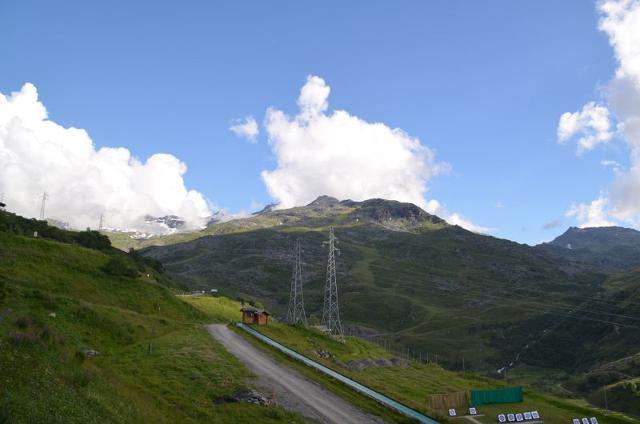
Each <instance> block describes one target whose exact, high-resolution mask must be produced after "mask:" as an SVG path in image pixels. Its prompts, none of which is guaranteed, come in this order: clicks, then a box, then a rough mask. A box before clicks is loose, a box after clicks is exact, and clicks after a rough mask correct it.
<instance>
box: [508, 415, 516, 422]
mask: <svg viewBox="0 0 640 424" xmlns="http://www.w3.org/2000/svg"><path fill="white" fill-rule="evenodd" d="M507 420H509V422H510V423H512V422H514V421H515V420H516V416H515V415H513V414H507Z"/></svg>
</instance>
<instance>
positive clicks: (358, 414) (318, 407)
mask: <svg viewBox="0 0 640 424" xmlns="http://www.w3.org/2000/svg"><path fill="white" fill-rule="evenodd" d="M207 330H208V331H209V333H210V334H211V335H212V336H213V337H215V338H216V340H218V341H219V342H220V343H222V345H223V346H224V347H225V348H226V349H227V350H228V351H229V352H231V353H232V354H233V355H235V356H236V357H237V358H238V359H239V360H240V361H241V362H242V363H243V364H244V365H245V366H246V367H247V368H249V369H250V370H251V372H253V374H255V375H256V376H257V377H258V380H257V382H256V383H257V384H256V385H257V386H258V388H260V389H261V390H263V391H265V392H266V393H268V394H274V395H275V397H276V399H277V402H278V404H280V405H282V406H283V407H285V408H287V409H290V410H293V411H296V412H298V413H300V414H302V415H303V416H304V417H305V418H307V419H310V420H313V421H315V422H320V423H323V424H368V423H372V424H381V423H383V422H384V421H382V420H381V419H380V418H378V417H374V416H372V415H369V414H366V413H365V412H363V411H361V410H359V409H358V408H356V407H354V406H353V405H351V404H350V403H349V402H347V401H346V400H344V399H342V398H340V397H338V396H337V395H334V394H333V393H331V392H329V391H327V390H326V389H325V388H323V387H322V386H320V385H319V384H317V383H314V382H312V381H310V380H309V379H307V378H305V377H303V376H302V375H301V374H300V373H298V372H297V371H295V370H294V369H292V368H291V367H289V366H286V365H283V364H281V363H278V362H276V361H275V360H274V359H272V358H271V357H269V356H268V355H266V354H265V353H264V352H262V351H260V350H258V349H257V348H256V347H255V346H253V345H252V344H251V343H249V342H248V341H246V340H245V339H243V338H242V337H241V336H239V335H238V334H236V333H234V332H233V331H231V330H230V329H229V328H228V327H227V326H226V325H222V324H212V325H208V326H207Z"/></svg>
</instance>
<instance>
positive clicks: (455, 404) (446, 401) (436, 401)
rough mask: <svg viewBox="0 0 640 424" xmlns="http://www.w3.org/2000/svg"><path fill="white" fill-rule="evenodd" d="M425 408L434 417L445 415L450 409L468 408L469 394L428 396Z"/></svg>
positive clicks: (456, 393)
mask: <svg viewBox="0 0 640 424" xmlns="http://www.w3.org/2000/svg"><path fill="white" fill-rule="evenodd" d="M425 407H426V408H427V410H428V411H429V412H431V413H432V414H436V415H447V411H448V410H449V409H450V408H455V409H458V408H468V407H469V392H455V393H446V394H437V395H430V396H428V397H427V399H426V401H425Z"/></svg>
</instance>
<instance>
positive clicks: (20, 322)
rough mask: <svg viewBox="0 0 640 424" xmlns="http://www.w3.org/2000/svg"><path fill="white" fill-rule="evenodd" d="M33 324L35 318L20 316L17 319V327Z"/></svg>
mask: <svg viewBox="0 0 640 424" xmlns="http://www.w3.org/2000/svg"><path fill="white" fill-rule="evenodd" d="M32 325H33V319H31V317H27V316H24V317H20V318H18V319H16V327H18V328H23V329H24V328H27V327H31V326H32Z"/></svg>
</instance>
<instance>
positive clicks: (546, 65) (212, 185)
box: [0, 0, 628, 243]
mask: <svg viewBox="0 0 640 424" xmlns="http://www.w3.org/2000/svg"><path fill="white" fill-rule="evenodd" d="M0 16H1V17H2V21H3V25H2V26H0V58H1V59H0V92H2V93H5V94H8V93H10V92H12V91H17V90H19V89H20V87H22V85H23V84H24V83H25V82H31V83H33V84H34V85H35V86H36V87H37V88H38V92H39V98H40V100H41V101H42V102H43V103H44V104H45V105H46V107H47V110H48V111H49V118H50V119H51V120H53V121H55V122H57V123H58V124H60V125H63V126H65V127H69V126H74V127H78V128H84V129H86V130H87V131H88V133H89V135H90V136H91V139H92V140H93V142H94V143H95V144H96V146H97V147H102V146H114V147H117V146H123V147H126V148H128V149H129V150H130V151H131V152H132V154H133V155H135V156H136V157H138V158H140V159H142V160H144V159H145V158H147V157H148V156H150V155H152V154H154V153H158V152H164V153H170V154H172V155H175V156H176V157H178V158H179V159H180V160H181V161H183V162H184V163H186V164H187V166H188V172H187V173H186V174H185V176H184V179H185V183H186V186H187V187H188V188H190V189H195V190H198V191H199V192H201V193H202V194H203V195H204V196H206V198H207V199H209V200H210V201H212V202H213V203H214V204H215V205H217V206H220V207H224V208H227V209H229V210H231V211H240V210H248V209H250V208H251V207H252V205H253V207H255V206H256V203H259V204H263V205H264V204H267V203H269V202H271V201H272V200H271V198H270V196H269V194H268V192H267V190H266V189H265V184H264V182H263V181H262V179H261V176H260V173H261V171H263V170H273V169H274V168H276V165H277V164H276V159H275V156H274V152H273V151H272V149H271V147H270V145H269V143H268V142H267V135H266V134H265V131H264V128H263V127H262V121H263V119H264V117H265V111H266V109H267V108H268V107H274V108H277V109H279V110H283V111H284V112H286V113H289V114H292V115H294V114H296V113H297V106H296V99H297V97H298V94H299V91H300V88H301V87H302V86H303V85H304V84H305V81H306V78H307V76H308V75H317V76H319V77H322V78H323V79H324V80H325V81H326V84H327V85H328V86H330V87H331V95H330V97H329V109H330V110H333V109H343V110H346V111H348V112H349V113H350V114H351V115H355V116H358V117H359V118H361V119H363V120H366V121H368V122H382V123H384V124H386V125H387V126H389V127H391V128H401V129H403V130H404V131H406V132H407V133H408V134H409V135H411V136H412V137H417V138H418V139H419V140H420V141H421V143H422V144H424V145H425V146H428V147H429V148H430V149H432V150H433V151H435V153H436V159H437V160H438V161H443V162H447V163H448V164H450V166H451V171H450V172H449V173H448V174H442V175H438V176H435V177H433V178H431V179H429V181H428V184H427V185H428V187H429V191H428V193H427V197H428V198H435V199H437V200H438V201H439V202H440V203H441V204H443V205H445V206H446V208H447V209H448V210H449V211H452V212H456V213H460V214H462V215H464V217H465V218H466V219H468V220H470V221H472V222H473V223H475V224H478V225H481V226H484V227H491V228H494V229H495V230H494V231H493V233H492V234H493V235H495V236H498V237H504V238H509V239H512V240H516V241H519V242H526V243H538V242H540V241H543V240H549V239H551V238H553V237H555V236H556V235H558V234H559V233H561V232H562V231H564V230H565V229H566V227H568V226H569V225H575V221H574V220H573V218H567V217H565V212H566V211H567V210H568V209H569V208H570V207H571V205H572V204H573V203H576V202H588V201H591V200H592V199H594V198H596V197H597V196H598V194H599V193H600V191H602V190H606V188H607V187H608V186H609V185H610V184H611V183H612V182H613V180H614V178H615V175H614V173H613V172H612V170H611V169H609V168H606V167H603V166H602V165H601V161H602V160H604V159H608V160H615V161H617V162H619V163H621V164H623V165H624V164H626V163H627V162H628V159H627V157H628V152H627V150H626V148H625V147H624V146H622V145H619V144H611V145H607V146H606V147H605V148H602V149H597V150H594V151H593V152H590V153H589V154H583V155H577V154H576V148H575V146H574V145H571V144H560V143H558V141H557V137H556V130H557V127H558V119H559V117H560V115H561V114H562V113H564V112H567V111H575V110H579V109H580V108H581V107H582V105H583V104H585V103H587V102H588V101H590V100H594V99H595V100H598V99H600V98H601V97H602V94H601V88H600V87H601V86H602V85H603V84H606V83H607V81H609V80H610V78H611V76H612V75H613V73H614V71H615V69H616V61H615V57H614V55H613V53H612V49H611V47H610V46H609V43H608V39H607V36H606V34H603V33H601V32H599V31H598V12H597V10H596V5H595V4H594V3H592V2H589V1H583V0H580V1H562V2H558V1H535V2H512V1H506V0H505V1H491V2H471V1H465V2H463V1H429V2H423V1H419V2H418V1H416V2H403V3H402V7H399V3H397V2H381V1H374V2H364V1H361V2H348V3H347V2H309V1H299V2H284V1H277V2H260V1H255V2H248V1H234V2H224V3H223V2H204V1H200V2H195V1H194V2H166V1H165V2H155V1H154V2H142V1H140V2H124V1H122V2H103V3H94V2H81V1H65V2H50V1H35V2H34V1H29V0H26V1H19V2H10V1H5V2H2V3H0ZM249 115H252V116H253V117H255V118H256V120H257V121H258V123H259V124H260V125H261V132H260V134H259V135H258V137H257V143H250V142H248V141H247V140H244V139H241V138H238V137H237V136H235V135H234V134H233V133H232V132H231V131H229V126H230V125H232V124H233V123H234V121H235V120H236V119H239V118H244V117H245V116H249ZM497 206H501V207H497ZM555 220H558V222H557V225H555V226H553V228H550V229H545V228H544V226H545V224H548V223H549V222H552V221H555Z"/></svg>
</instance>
